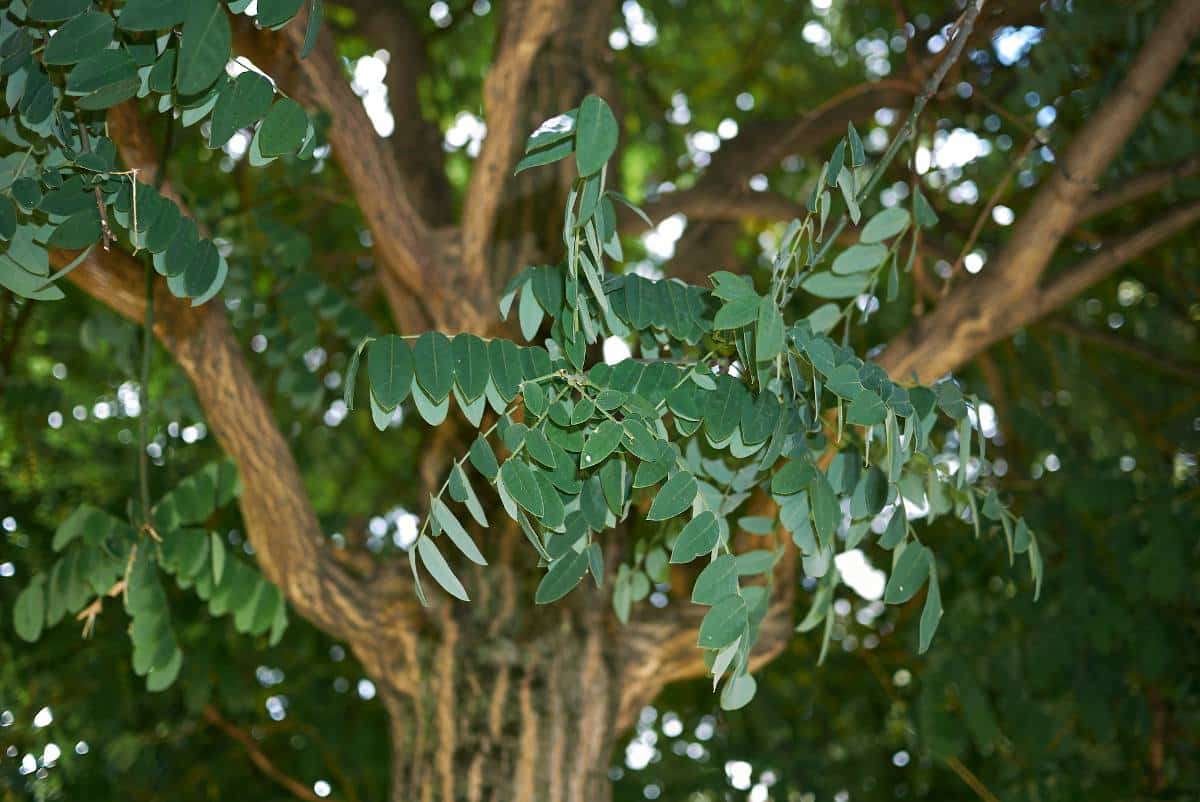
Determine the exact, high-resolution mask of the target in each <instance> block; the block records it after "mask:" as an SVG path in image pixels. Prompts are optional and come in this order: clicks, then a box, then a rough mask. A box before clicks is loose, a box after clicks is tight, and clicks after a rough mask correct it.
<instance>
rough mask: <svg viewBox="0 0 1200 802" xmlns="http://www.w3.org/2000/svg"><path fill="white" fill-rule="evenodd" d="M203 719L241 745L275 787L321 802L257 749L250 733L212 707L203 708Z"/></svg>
mask: <svg viewBox="0 0 1200 802" xmlns="http://www.w3.org/2000/svg"><path fill="white" fill-rule="evenodd" d="M204 718H206V719H208V721H209V722H210V723H211V724H213V725H214V726H216V727H217V728H218V729H219V730H221V731H222V732H224V733H225V734H226V735H228V736H229V737H230V738H232V739H233V740H235V741H237V742H238V743H239V744H241V746H242V748H243V749H245V750H246V754H247V755H249V756H250V761H251V762H252V763H254V765H255V766H257V767H258V770H259V771H261V772H262V773H263V774H265V775H267V777H268V778H270V779H271V780H273V781H274V782H275V783H276V784H277V785H279V786H280V787H282V788H284V789H286V790H287V791H288V792H289V793H291V794H292V796H294V797H296V798H297V799H303V800H306V802H321V798H320V797H319V796H317V795H316V793H314V792H313V791H312V789H310V788H309V787H308V786H306V785H305V784H304V783H302V782H300V781H299V780H297V779H296V778H294V777H290V776H288V775H287V774H285V773H284V772H283V771H281V770H280V769H279V767H278V766H276V765H275V764H274V763H273V762H272V761H271V758H269V757H267V755H266V753H264V752H263V750H262V748H261V747H259V745H258V742H257V741H255V739H254V736H252V735H250V733H248V732H245V731H244V730H242V729H240V728H239V727H237V726H236V725H235V724H234V723H233V722H231V721H229V720H228V719H226V718H225V717H224V716H222V715H221V713H220V711H218V710H217V708H215V707H213V706H212V705H208V706H207V707H205V708H204Z"/></svg>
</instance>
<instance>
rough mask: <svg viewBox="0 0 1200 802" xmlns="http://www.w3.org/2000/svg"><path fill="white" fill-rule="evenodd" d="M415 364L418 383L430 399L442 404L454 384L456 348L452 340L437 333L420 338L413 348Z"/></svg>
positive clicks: (433, 332) (430, 332)
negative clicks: (452, 344) (451, 342)
mask: <svg viewBox="0 0 1200 802" xmlns="http://www.w3.org/2000/svg"><path fill="white" fill-rule="evenodd" d="M413 363H414V366H415V370H416V374H417V381H418V382H419V383H420V384H421V387H423V388H424V389H425V392H426V393H428V394H429V397H430V398H431V399H433V400H434V401H435V402H440V401H441V400H442V399H444V398H445V397H446V396H447V395H449V393H450V386H451V385H452V384H454V348H453V346H451V344H450V338H448V337H447V336H446V335H445V334H442V333H441V332H437V331H429V332H426V333H424V334H422V335H421V336H420V338H418V340H417V344H416V346H415V347H414V348H413Z"/></svg>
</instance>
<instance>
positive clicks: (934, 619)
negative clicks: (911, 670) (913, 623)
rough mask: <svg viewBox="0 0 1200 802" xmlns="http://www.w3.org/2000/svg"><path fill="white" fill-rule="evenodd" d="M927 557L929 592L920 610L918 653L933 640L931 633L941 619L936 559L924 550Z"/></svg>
mask: <svg viewBox="0 0 1200 802" xmlns="http://www.w3.org/2000/svg"><path fill="white" fill-rule="evenodd" d="M925 553H926V555H928V557H929V593H928V594H926V596H925V607H924V608H923V609H922V610H921V624H920V628H919V632H918V636H919V637H918V640H919V642H920V644H919V650H918V653H919V654H925V652H926V651H927V650H928V649H929V644H930V643H932V642H933V634H934V633H935V632H937V628H938V623H939V622H941V620H942V591H941V590H940V589H939V588H938V578H937V560H935V559H934V558H933V552H932V551H930V550H929V549H926V550H925Z"/></svg>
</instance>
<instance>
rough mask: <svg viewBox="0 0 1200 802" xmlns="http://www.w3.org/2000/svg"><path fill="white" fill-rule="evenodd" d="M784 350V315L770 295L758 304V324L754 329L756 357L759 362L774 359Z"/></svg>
mask: <svg viewBox="0 0 1200 802" xmlns="http://www.w3.org/2000/svg"><path fill="white" fill-rule="evenodd" d="M781 351H783V315H781V314H780V313H779V307H777V306H776V305H775V300H774V299H773V298H771V297H770V296H769V295H768V296H764V297H763V299H762V300H761V301H760V302H759V304H758V326H757V327H756V328H755V330H754V358H755V360H756V361H758V362H767V361H770V360H772V359H774V358H775V357H776V356H778V355H779V353H780V352H781Z"/></svg>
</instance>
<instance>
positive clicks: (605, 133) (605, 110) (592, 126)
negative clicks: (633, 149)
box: [523, 95, 618, 176]
mask: <svg viewBox="0 0 1200 802" xmlns="http://www.w3.org/2000/svg"><path fill="white" fill-rule="evenodd" d="M617 134H618V127H617V118H616V117H614V116H613V113H612V109H610V108H609V107H608V104H607V103H605V102H604V101H603V100H602V99H601V98H599V97H597V96H596V95H588V96H587V97H585V98H584V99H583V102H582V103H581V104H579V117H578V120H577V123H576V127H575V165H576V167H578V169H579V174H580V175H581V176H589V175H591V174H592V173H596V172H599V171H600V168H601V167H603V166H604V165H605V163H606V162H608V159H609V157H610V156H612V155H613V152H614V151H615V150H616V149H617ZM528 158H529V157H528V156H527V157H526V159H528ZM523 161H524V160H523Z"/></svg>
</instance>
